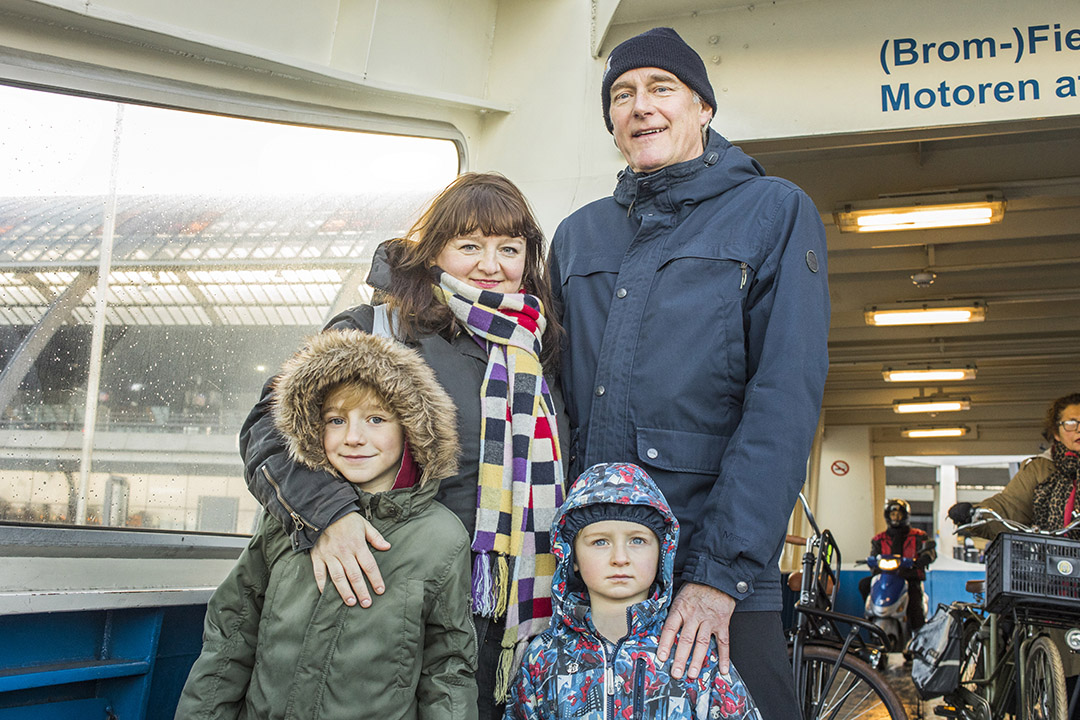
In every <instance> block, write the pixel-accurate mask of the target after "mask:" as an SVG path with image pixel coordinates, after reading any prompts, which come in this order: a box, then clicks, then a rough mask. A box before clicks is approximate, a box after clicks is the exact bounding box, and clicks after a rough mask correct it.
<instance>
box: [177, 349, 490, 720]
mask: <svg viewBox="0 0 1080 720" xmlns="http://www.w3.org/2000/svg"><path fill="white" fill-rule="evenodd" d="M454 413H455V410H454V406H453V403H452V402H451V401H450V399H449V397H448V396H447V395H446V393H445V392H444V391H443V389H442V388H441V387H440V386H439V384H438V382H437V381H436V379H435V376H434V374H433V373H432V372H431V370H430V368H428V367H427V365H426V364H425V363H424V361H423V360H422V359H420V357H419V356H418V355H416V353H414V352H413V351H411V350H409V349H407V348H405V347H404V346H402V345H400V344H398V343H395V342H394V341H392V340H388V339H385V338H381V337H375V336H372V335H368V334H366V333H363V332H361V331H358V330H346V331H335V332H325V333H321V334H319V335H317V336H316V337H314V338H312V339H311V341H310V343H309V344H308V346H307V347H305V348H304V349H303V350H301V351H300V352H299V353H297V355H295V356H294V357H293V358H292V359H290V360H289V361H288V362H287V363H286V364H285V366H284V368H283V369H282V372H281V374H280V375H279V376H278V378H277V380H276V385H275V406H274V414H275V416H274V418H275V423H276V425H277V428H278V430H279V431H280V432H281V433H282V435H283V437H284V439H285V441H286V443H287V444H288V447H289V451H290V453H292V454H293V456H294V457H295V458H296V460H297V461H299V462H300V463H303V464H305V465H307V466H309V467H312V468H316V469H323V470H326V471H328V472H332V473H334V474H336V475H338V476H340V477H344V478H345V479H346V480H348V481H349V482H351V483H352V484H353V487H354V489H355V490H356V495H357V499H356V502H357V506H358V507H359V509H360V511H361V512H363V514H364V516H365V517H366V518H367V519H368V521H369V522H371V523H372V524H373V525H374V526H375V528H376V529H377V530H378V531H379V533H381V535H382V537H383V538H384V539H385V540H386V541H387V542H388V543H389V549H386V550H384V551H382V552H380V553H379V569H380V571H381V574H382V577H383V578H384V579H385V580H386V591H385V592H384V593H383V594H382V595H377V596H375V597H374V600H373V603H372V604H371V606H370V607H366V608H364V607H360V606H352V607H350V606H347V605H345V604H344V603H343V602H342V601H341V598H340V596H339V595H338V594H337V593H336V592H328V593H326V594H320V592H319V589H318V587H317V586H316V584H315V580H314V578H312V576H311V561H310V560H309V559H308V556H307V553H294V552H292V548H291V547H290V543H289V537H288V533H287V532H286V531H285V529H284V528H283V527H282V526H281V524H280V523H279V522H278V521H277V520H276V519H274V518H273V517H271V516H270V515H263V517H262V519H261V521H260V524H259V527H258V529H257V531H256V532H255V535H254V536H253V537H252V538H251V542H250V543H249V544H248V547H247V548H246V549H245V550H244V552H243V554H242V555H241V556H240V559H239V560H238V561H237V564H236V566H235V567H234V568H233V570H232V572H231V573H230V574H229V576H228V577H227V578H226V579H225V581H224V582H223V583H222V584H221V586H220V587H219V588H218V589H217V591H216V592H215V593H214V595H213V597H212V598H211V600H210V603H209V605H208V607H207V613H206V623H205V628H204V634H203V650H202V654H201V655H200V656H199V658H198V659H197V660H196V662H195V665H194V667H193V668H192V670H191V674H190V676H189V677H188V680H187V684H186V685H185V686H184V691H183V694H182V695H181V698H180V704H179V706H178V707H177V710H176V718H177V720H181V719H183V720H187V719H189V718H191V719H194V718H199V719H200V720H201V719H202V718H260V720H262V719H264V718H265V719H269V718H315V717H318V718H320V720H335V719H337V718H341V719H342V720H344V719H345V718H348V719H349V720H356V719H357V718H373V719H374V718H378V720H393V719H398V718H400V719H401V720H406V719H412V718H423V719H425V720H428V719H430V720H435V719H445V720H451V719H453V720H459V719H460V718H475V717H476V712H477V710H476V707H477V705H476V683H475V681H474V679H473V675H474V673H475V672H476V644H475V639H474V630H473V625H472V616H471V611H470V606H469V597H470V594H469V577H470V574H469V557H470V554H469V537H468V535H467V534H466V532H465V529H464V527H462V525H461V522H460V521H459V520H458V519H457V517H456V516H455V515H454V514H453V513H451V512H450V511H449V510H447V509H446V508H445V507H443V506H442V505H440V504H439V503H438V502H436V501H435V500H434V496H435V493H436V491H437V490H438V485H439V479H440V478H443V477H447V476H449V475H452V474H453V473H454V472H455V468H456V463H457V453H458V446H457V436H456V430H455V428H456V423H455V415H454ZM268 480H269V481H270V482H271V483H273V482H274V478H268Z"/></svg>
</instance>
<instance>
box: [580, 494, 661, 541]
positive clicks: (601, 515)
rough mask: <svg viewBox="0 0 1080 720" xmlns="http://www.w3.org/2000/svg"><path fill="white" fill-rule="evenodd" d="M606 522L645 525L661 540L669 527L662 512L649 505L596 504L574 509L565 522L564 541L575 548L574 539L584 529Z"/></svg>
mask: <svg viewBox="0 0 1080 720" xmlns="http://www.w3.org/2000/svg"><path fill="white" fill-rule="evenodd" d="M604 520H622V521H623V522H632V523H637V524H638V525H644V526H645V527H647V528H649V529H650V530H652V531H653V534H655V535H656V537H657V538H659V539H660V540H663V539H664V533H666V532H667V526H668V523H667V520H666V519H664V516H663V515H662V514H661V513H660V511H659V510H657V509H656V508H654V507H649V506H648V505H624V504H622V503H595V504H593V505H584V506H582V507H578V508H574V509H573V510H570V511H569V512H568V513H567V514H566V520H564V521H563V530H562V536H563V539H564V540H565V541H566V542H568V543H570V545H571V546H573V544H574V539H575V538H576V537H577V534H578V533H579V532H580V531H581V530H582V528H584V527H585V526H587V525H592V524H593V523H598V522H602V521H604Z"/></svg>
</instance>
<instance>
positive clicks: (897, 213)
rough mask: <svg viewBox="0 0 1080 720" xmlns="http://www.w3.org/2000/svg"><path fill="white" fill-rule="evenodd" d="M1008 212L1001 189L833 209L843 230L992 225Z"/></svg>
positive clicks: (884, 199) (840, 206) (865, 203)
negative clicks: (999, 190)
mask: <svg viewBox="0 0 1080 720" xmlns="http://www.w3.org/2000/svg"><path fill="white" fill-rule="evenodd" d="M1004 216H1005V198H1004V197H1002V195H1001V193H999V192H974V193H942V194H937V195H911V196H906V197H891V198H883V199H881V200H866V201H856V202H849V203H841V204H840V205H838V206H837V208H836V210H835V211H834V212H833V218H834V219H835V220H836V225H837V227H839V228H840V232H885V231H889V230H927V229H931V228H946V227H964V226H968V225H989V224H991V223H998V222H1001V219H1002V218H1003V217H1004Z"/></svg>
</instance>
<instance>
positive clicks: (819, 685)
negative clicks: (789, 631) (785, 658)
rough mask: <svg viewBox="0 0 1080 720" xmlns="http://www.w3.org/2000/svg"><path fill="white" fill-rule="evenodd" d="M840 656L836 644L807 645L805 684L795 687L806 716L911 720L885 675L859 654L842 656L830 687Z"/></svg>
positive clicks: (812, 719) (833, 719)
mask: <svg viewBox="0 0 1080 720" xmlns="http://www.w3.org/2000/svg"><path fill="white" fill-rule="evenodd" d="M788 650H789V652H790V648H789V649H788ZM839 657H840V652H839V651H838V650H837V649H836V648H831V647H824V646H820V645H816V646H815V645H810V646H807V647H804V648H803V668H802V670H803V671H802V677H803V685H804V687H801V688H795V692H796V693H797V694H798V696H799V698H800V702H801V703H802V713H803V718H804V720H825V719H826V718H828V719H830V720H854V718H859V720H886V719H888V720H907V711H905V710H904V704H903V703H902V702H901V701H900V698H899V697H898V696H897V694H896V692H894V691H893V689H892V688H891V687H889V684H888V683H887V682H886V680H885V678H884V676H882V675H881V674H880V673H878V672H876V671H875V670H873V669H872V668H871V667H870V666H869V665H867V664H866V663H865V662H863V661H862V660H860V659H859V658H857V657H853V656H852V655H845V656H844V657H843V658H842V659H840V669H839V670H838V671H837V673H836V678H835V679H834V680H833V682H832V685H830V686H829V687H826V683H827V682H828V680H829V674H830V673H831V672H832V669H833V667H834V666H835V665H836V663H837V660H838V658H839ZM815 709H816V712H815Z"/></svg>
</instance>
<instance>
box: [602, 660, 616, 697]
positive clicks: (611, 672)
mask: <svg viewBox="0 0 1080 720" xmlns="http://www.w3.org/2000/svg"><path fill="white" fill-rule="evenodd" d="M604 690H605V691H606V692H607V694H608V695H614V694H615V669H614V668H613V667H611V666H610V665H608V666H607V667H605V668H604Z"/></svg>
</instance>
